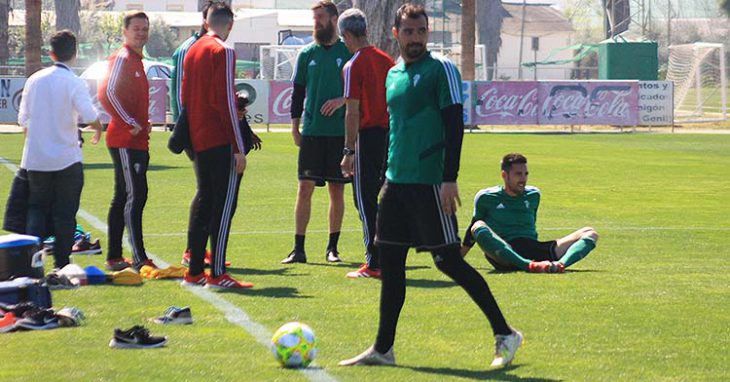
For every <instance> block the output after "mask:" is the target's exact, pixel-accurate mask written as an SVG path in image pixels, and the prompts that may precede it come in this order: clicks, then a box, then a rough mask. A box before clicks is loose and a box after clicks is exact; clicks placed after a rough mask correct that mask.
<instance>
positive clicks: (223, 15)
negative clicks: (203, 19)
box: [208, 2, 233, 26]
mask: <svg viewBox="0 0 730 382" xmlns="http://www.w3.org/2000/svg"><path fill="white" fill-rule="evenodd" d="M232 21H233V11H232V10H231V7H229V6H228V5H226V4H225V3H220V2H216V3H213V4H211V6H210V11H208V25H218V26H220V25H226V24H228V23H230V22H232Z"/></svg>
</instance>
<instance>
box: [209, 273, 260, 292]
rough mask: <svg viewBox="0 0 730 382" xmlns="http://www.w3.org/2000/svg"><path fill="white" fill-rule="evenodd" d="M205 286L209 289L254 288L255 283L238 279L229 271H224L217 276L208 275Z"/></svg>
mask: <svg viewBox="0 0 730 382" xmlns="http://www.w3.org/2000/svg"><path fill="white" fill-rule="evenodd" d="M205 287H206V288H208V289H247V288H253V284H251V283H247V282H241V281H237V280H236V279H234V278H233V277H231V276H230V275H229V274H228V273H224V274H222V275H220V276H218V277H215V278H214V277H208V281H207V282H206V283H205Z"/></svg>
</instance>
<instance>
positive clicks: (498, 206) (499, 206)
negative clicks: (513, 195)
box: [497, 203, 507, 210]
mask: <svg viewBox="0 0 730 382" xmlns="http://www.w3.org/2000/svg"><path fill="white" fill-rule="evenodd" d="M505 208H507V207H505V206H504V204H502V203H499V204H498V205H497V209H498V210H503V209H505Z"/></svg>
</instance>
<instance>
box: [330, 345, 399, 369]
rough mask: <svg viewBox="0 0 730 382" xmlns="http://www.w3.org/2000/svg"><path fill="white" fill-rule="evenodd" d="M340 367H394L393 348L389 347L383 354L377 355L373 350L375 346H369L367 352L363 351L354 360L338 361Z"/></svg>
mask: <svg viewBox="0 0 730 382" xmlns="http://www.w3.org/2000/svg"><path fill="white" fill-rule="evenodd" d="M339 365H340V366H356V365H387V366H394V365H395V355H393V348H392V347H391V348H390V350H388V351H387V352H386V353H385V354H381V353H378V351H377V350H375V346H374V345H373V346H371V347H369V348H368V350H365V351H364V352H363V353H362V354H360V355H358V356H357V357H355V358H350V359H346V360H344V361H340V363H339Z"/></svg>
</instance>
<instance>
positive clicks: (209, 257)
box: [180, 249, 231, 267]
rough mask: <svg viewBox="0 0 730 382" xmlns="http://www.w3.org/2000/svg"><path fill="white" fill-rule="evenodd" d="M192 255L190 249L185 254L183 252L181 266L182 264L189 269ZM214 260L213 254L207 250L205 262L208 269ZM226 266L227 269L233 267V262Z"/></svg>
mask: <svg viewBox="0 0 730 382" xmlns="http://www.w3.org/2000/svg"><path fill="white" fill-rule="evenodd" d="M191 255H192V253H191V252H190V250H189V249H186V250H185V252H183V255H182V260H180V264H182V265H184V266H186V267H189V266H190V256H191ZM212 259H213V254H211V253H210V251H209V250H207V249H206V250H205V260H203V261H204V263H205V266H206V267H209V266H210V263H211V261H212ZM226 266H227V267H230V266H231V262H230V261H226Z"/></svg>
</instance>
